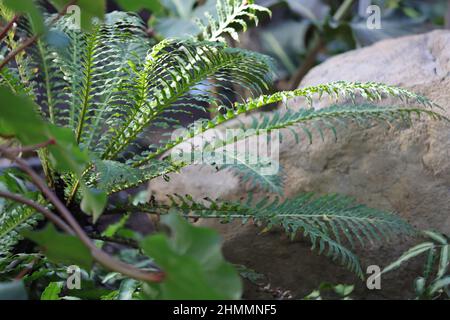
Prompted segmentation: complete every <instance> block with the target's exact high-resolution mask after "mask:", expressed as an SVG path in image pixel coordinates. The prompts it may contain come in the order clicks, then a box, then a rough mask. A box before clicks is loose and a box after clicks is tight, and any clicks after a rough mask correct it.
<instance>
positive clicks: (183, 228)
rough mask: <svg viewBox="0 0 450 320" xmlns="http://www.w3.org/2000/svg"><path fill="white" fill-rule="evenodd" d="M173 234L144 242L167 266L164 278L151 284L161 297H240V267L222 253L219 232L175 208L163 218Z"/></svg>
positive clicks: (155, 295)
mask: <svg viewBox="0 0 450 320" xmlns="http://www.w3.org/2000/svg"><path fill="white" fill-rule="evenodd" d="M162 221H163V223H164V224H166V225H167V226H169V228H170V229H171V235H172V236H171V237H170V238H168V237H167V236H166V235H163V234H157V235H153V236H150V237H147V238H145V239H144V240H143V241H142V242H141V247H142V248H143V250H144V252H145V253H146V254H147V255H148V256H150V257H152V258H153V259H154V260H155V262H156V263H157V264H158V265H159V266H160V267H161V268H162V269H163V270H164V272H165V273H166V278H165V280H164V282H162V283H160V284H157V285H154V284H151V285H150V284H149V286H150V287H151V289H152V290H153V293H154V295H153V297H157V298H160V299H239V298H240V296H241V293H242V284H241V281H240V278H239V275H238V273H237V271H236V270H235V269H234V268H233V267H232V266H231V264H229V263H227V262H226V261H225V260H224V258H223V255H222V253H221V243H220V237H219V236H218V234H217V233H216V232H215V231H213V230H210V229H207V228H199V227H194V226H192V225H190V224H189V223H188V222H186V221H185V220H184V219H182V218H181V217H180V216H178V215H177V214H176V213H174V212H172V213H170V214H169V215H167V216H164V217H163V219H162Z"/></svg>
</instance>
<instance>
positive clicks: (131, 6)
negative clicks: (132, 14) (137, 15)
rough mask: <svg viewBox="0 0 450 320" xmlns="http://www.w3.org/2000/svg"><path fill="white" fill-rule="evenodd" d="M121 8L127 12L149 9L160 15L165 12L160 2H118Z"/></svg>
mask: <svg viewBox="0 0 450 320" xmlns="http://www.w3.org/2000/svg"><path fill="white" fill-rule="evenodd" d="M117 3H118V5H119V6H121V7H122V8H123V9H125V10H127V11H139V10H141V9H148V10H150V11H151V12H152V13H153V14H158V13H160V12H161V11H162V10H163V6H162V5H161V2H160V1H159V0H152V1H148V0H117Z"/></svg>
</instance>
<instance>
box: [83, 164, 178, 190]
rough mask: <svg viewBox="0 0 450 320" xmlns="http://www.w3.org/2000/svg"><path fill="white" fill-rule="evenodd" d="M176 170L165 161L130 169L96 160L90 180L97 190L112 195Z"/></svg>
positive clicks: (175, 166) (125, 166)
mask: <svg viewBox="0 0 450 320" xmlns="http://www.w3.org/2000/svg"><path fill="white" fill-rule="evenodd" d="M178 170H179V166H177V165H176V164H174V163H170V162H167V161H152V163H151V164H150V165H148V166H145V167H142V168H130V167H129V166H128V165H126V164H123V163H120V162H116V161H111V160H97V161H94V170H93V172H94V176H93V177H92V179H91V180H92V181H94V183H95V186H96V187H97V188H99V189H100V190H102V191H105V192H107V193H108V194H112V193H116V192H119V191H122V190H126V189H130V188H133V187H137V186H139V185H142V184H143V183H145V182H147V181H148V180H151V179H154V178H156V177H159V176H163V175H165V174H167V173H170V172H176V171H178ZM88 180H89V179H88Z"/></svg>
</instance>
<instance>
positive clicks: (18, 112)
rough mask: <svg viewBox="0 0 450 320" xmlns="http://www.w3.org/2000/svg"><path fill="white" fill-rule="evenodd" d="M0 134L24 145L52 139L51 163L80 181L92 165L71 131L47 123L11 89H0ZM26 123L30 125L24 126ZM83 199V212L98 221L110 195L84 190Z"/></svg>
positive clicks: (25, 99) (23, 98)
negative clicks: (0, 117)
mask: <svg viewBox="0 0 450 320" xmlns="http://www.w3.org/2000/svg"><path fill="white" fill-rule="evenodd" d="M0 98H1V99H2V101H3V103H2V104H0V114H1V115H2V121H1V122H0V134H3V135H8V136H16V137H17V138H18V139H19V140H20V141H21V142H22V143H23V144H24V145H33V144H37V143H43V142H46V141H48V140H50V139H53V140H54V142H55V143H54V144H52V145H50V146H48V150H49V156H50V160H51V162H52V164H53V166H54V168H55V169H56V170H58V171H61V172H71V173H74V174H75V175H76V176H77V177H79V178H81V176H82V173H83V170H84V169H85V168H86V166H87V165H88V164H89V156H88V154H87V153H86V152H85V151H81V150H80V148H79V147H78V145H77V143H76V141H75V137H74V135H73V132H72V131H71V130H70V129H68V128H61V127H57V126H55V125H52V124H48V123H46V122H45V121H44V120H43V119H41V118H40V117H39V115H38V114H37V113H36V111H35V110H37V108H38V107H37V106H35V105H34V103H33V102H32V101H31V100H29V98H27V97H25V96H17V95H14V94H13V93H12V92H10V91H9V90H8V89H6V88H3V87H0ZM24 123H26V124H27V125H23V124H24ZM82 191H83V193H84V194H83V195H84V200H83V203H82V207H83V208H82V209H83V211H85V212H86V213H88V214H91V215H93V216H94V219H96V218H98V217H99V216H100V214H101V213H102V211H103V208H104V206H105V205H106V199H107V196H106V194H105V193H103V192H99V191H97V190H91V189H89V188H87V187H85V186H84V187H83V188H82Z"/></svg>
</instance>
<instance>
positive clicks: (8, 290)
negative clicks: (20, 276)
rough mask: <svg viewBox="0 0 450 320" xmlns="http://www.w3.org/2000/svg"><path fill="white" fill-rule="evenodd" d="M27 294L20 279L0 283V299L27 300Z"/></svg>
mask: <svg viewBox="0 0 450 320" xmlns="http://www.w3.org/2000/svg"><path fill="white" fill-rule="evenodd" d="M27 299H28V295H27V292H26V290H25V286H24V284H23V282H22V281H13V282H2V283H0V300H27Z"/></svg>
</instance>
